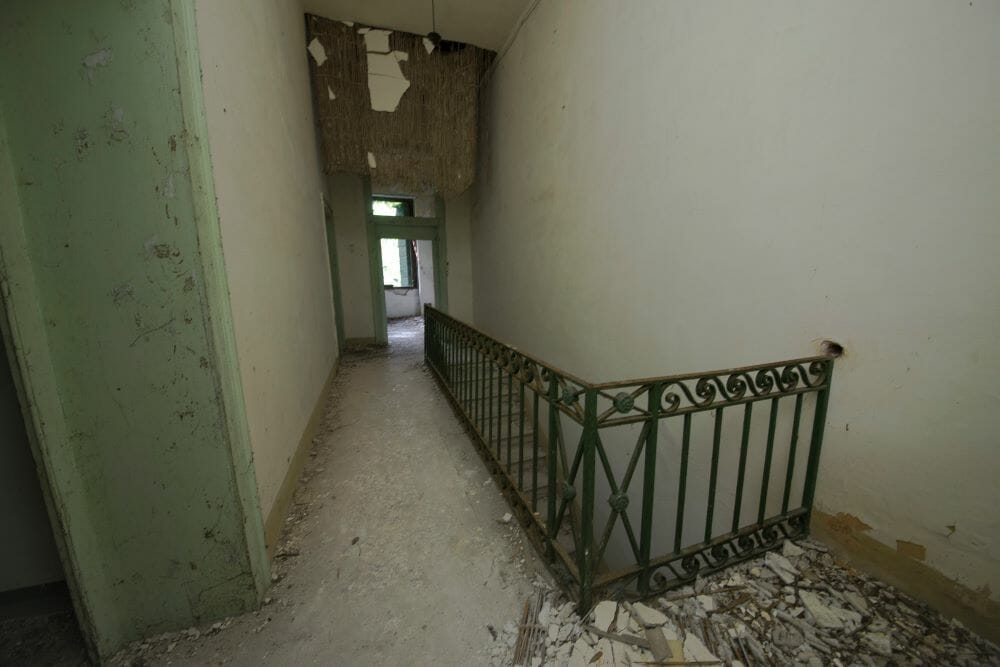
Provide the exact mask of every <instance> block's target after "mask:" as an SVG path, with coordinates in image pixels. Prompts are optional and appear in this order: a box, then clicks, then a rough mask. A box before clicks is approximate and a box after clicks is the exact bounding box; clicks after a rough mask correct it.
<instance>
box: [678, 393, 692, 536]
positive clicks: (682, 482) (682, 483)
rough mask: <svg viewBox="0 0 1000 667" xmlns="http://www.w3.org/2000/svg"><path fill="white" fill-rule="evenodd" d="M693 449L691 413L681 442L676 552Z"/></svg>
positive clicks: (682, 532)
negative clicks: (689, 458)
mask: <svg viewBox="0 0 1000 667" xmlns="http://www.w3.org/2000/svg"><path fill="white" fill-rule="evenodd" d="M690 449H691V413H690V412H689V413H687V414H685V415H684V436H683V440H682V443H681V476H680V479H679V480H678V483H677V522H676V524H675V529H674V553H680V550H681V539H682V538H683V536H684V495H685V491H686V490H687V470H688V454H689V452H690Z"/></svg>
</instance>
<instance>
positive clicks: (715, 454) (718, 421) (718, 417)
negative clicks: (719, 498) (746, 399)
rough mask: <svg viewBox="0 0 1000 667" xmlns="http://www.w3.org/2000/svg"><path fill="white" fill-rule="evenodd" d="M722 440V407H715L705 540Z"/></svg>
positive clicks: (709, 530) (709, 533) (709, 534)
mask: <svg viewBox="0 0 1000 667" xmlns="http://www.w3.org/2000/svg"><path fill="white" fill-rule="evenodd" d="M721 440H722V408H716V409H715V428H714V430H713V432H712V471H711V473H709V478H708V511H707V512H706V513H705V541H706V542H708V541H710V540H711V539H712V518H713V515H714V514H715V487H716V484H717V483H718V481H719V443H720V442H721Z"/></svg>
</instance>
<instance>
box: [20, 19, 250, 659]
mask: <svg viewBox="0 0 1000 667" xmlns="http://www.w3.org/2000/svg"><path fill="white" fill-rule="evenodd" d="M198 77H199V70H198V62H197V52H196V39H195V34H194V14H193V6H192V4H191V3H190V2H188V1H187V0H174V1H173V2H170V1H168V0H143V1H142V2H139V1H137V0H114V1H113V2H112V1H110V0H102V1H100V2H88V3H80V2H74V1H71V0H63V1H61V2H54V1H50V2H44V3H39V2H36V1H33V0H16V1H8V2H5V3H4V20H3V24H2V26H0V109H2V118H0V120H2V125H3V126H4V128H5V131H4V132H3V133H0V249H2V258H0V262H2V265H0V275H2V276H3V289H4V294H5V306H6V322H5V327H6V328H7V329H8V333H9V336H10V338H11V339H12V342H13V345H14V346H15V359H16V360H17V362H18V364H19V365H20V367H21V374H22V376H23V379H24V380H25V382H24V384H23V386H22V387H21V391H22V393H23V395H25V396H27V398H28V401H29V403H30V404H31V406H32V415H31V416H32V419H33V421H34V425H35V429H36V431H37V432H38V433H37V438H36V439H35V442H34V446H35V453H36V457H37V458H38V459H39V460H40V461H41V462H42V466H43V470H42V476H43V480H47V484H46V486H48V487H49V501H50V512H51V513H52V514H53V515H54V517H55V524H56V525H55V528H56V533H57V535H56V537H57V541H58V542H59V543H60V546H61V548H62V552H63V560H64V563H65V564H66V565H67V566H68V570H69V572H68V574H69V577H70V581H71V584H72V586H73V588H74V589H75V592H76V602H77V609H78V612H79V615H80V616H81V621H82V624H83V625H84V629H85V631H86V632H87V633H88V634H89V635H90V637H91V639H92V640H93V641H94V646H95V647H96V649H97V650H98V652H100V653H102V654H106V653H108V652H109V651H112V650H114V649H115V648H117V647H118V646H119V645H120V644H121V643H122V642H123V641H126V640H129V639H133V638H137V637H140V636H142V635H145V634H150V633H155V632H159V631H163V630H167V629H171V628H176V627H181V626H184V625H188V624H191V623H194V622H198V621H203V620H207V619H210V618H213V617H218V616H221V615H226V614H232V613H238V612H240V611H244V610H248V609H250V608H252V607H253V606H255V605H256V604H257V600H258V599H259V595H260V593H261V591H262V590H263V587H264V586H265V585H266V580H267V563H266V559H265V556H264V549H263V537H262V523H261V518H260V510H259V503H258V501H257V497H256V488H255V484H254V479H253V470H252V462H251V459H250V454H249V444H248V438H247V428H246V417H245V414H244V408H243V400H242V395H241V394H240V389H239V372H238V368H237V364H236V357H235V348H234V344H233V339H232V322H231V315H230V313H229V304H228V298H227V291H226V284H225V277H224V273H223V269H222V254H221V252H222V251H221V245H220V242H219V233H218V217H217V214H216V211H215V204H214V192H213V189H212V183H211V175H210V174H211V172H210V164H209V162H208V157H207V155H208V154H207V149H206V148H205V146H204V144H203V141H204V117H203V112H202V106H201V99H200V94H201V93H200V80H199V78H198Z"/></svg>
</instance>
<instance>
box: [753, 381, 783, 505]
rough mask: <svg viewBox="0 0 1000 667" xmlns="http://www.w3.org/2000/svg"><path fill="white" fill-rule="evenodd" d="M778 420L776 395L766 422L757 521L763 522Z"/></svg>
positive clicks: (772, 400)
mask: <svg viewBox="0 0 1000 667" xmlns="http://www.w3.org/2000/svg"><path fill="white" fill-rule="evenodd" d="M777 422H778V397H775V398H772V399H771V416H770V419H768V422H767V449H766V450H764V479H763V480H762V481H761V484H760V507H759V508H758V510H757V523H759V524H760V523H764V515H765V514H766V513H767V490H768V487H769V486H770V485H771V458H772V457H773V456H774V431H775V427H776V425H777Z"/></svg>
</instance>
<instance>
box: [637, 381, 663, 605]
mask: <svg viewBox="0 0 1000 667" xmlns="http://www.w3.org/2000/svg"><path fill="white" fill-rule="evenodd" d="M662 391H663V388H662V387H661V386H660V385H659V384H654V385H653V386H651V387H650V388H649V392H648V394H647V401H648V410H649V420H648V421H647V422H646V424H647V429H646V451H645V452H644V456H645V458H644V459H643V478H642V518H641V520H640V528H639V566H640V567H642V568H643V569H642V573H641V574H640V576H639V592H640V593H641V594H642V595H647V594H648V593H649V578H650V575H651V574H652V573H651V572H650V571H649V552H650V550H651V549H652V544H653V490H654V489H655V488H656V439H657V436H658V432H659V425H660V393H661V392H662Z"/></svg>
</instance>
